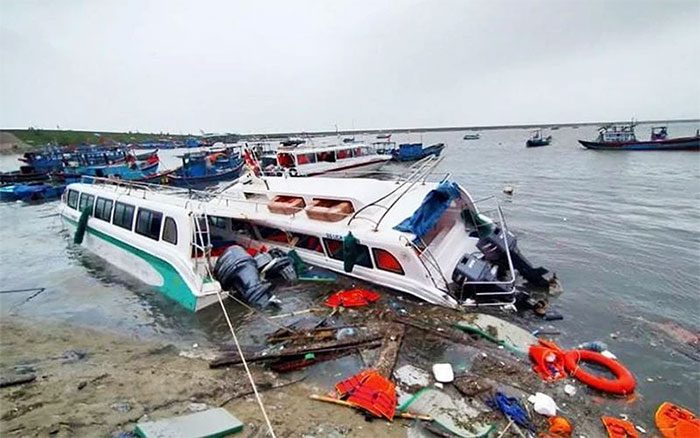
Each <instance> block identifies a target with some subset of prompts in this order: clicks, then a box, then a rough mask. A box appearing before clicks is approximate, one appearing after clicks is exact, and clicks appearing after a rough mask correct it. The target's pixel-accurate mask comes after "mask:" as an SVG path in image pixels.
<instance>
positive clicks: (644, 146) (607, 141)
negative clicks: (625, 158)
mask: <svg viewBox="0 0 700 438" xmlns="http://www.w3.org/2000/svg"><path fill="white" fill-rule="evenodd" d="M634 127H635V124H634V123H630V124H629V125H610V126H603V127H601V128H599V129H598V138H597V139H596V141H585V140H579V141H578V142H579V143H581V145H582V146H583V147H584V148H586V149H598V150H608V151H697V150H700V132H696V133H695V136H694V137H678V138H668V129H667V128H666V127H665V126H655V127H653V128H652V130H651V137H650V139H649V140H637V137H636V135H635V133H634Z"/></svg>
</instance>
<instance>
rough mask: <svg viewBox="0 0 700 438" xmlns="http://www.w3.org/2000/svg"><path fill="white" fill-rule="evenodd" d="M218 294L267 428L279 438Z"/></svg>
mask: <svg viewBox="0 0 700 438" xmlns="http://www.w3.org/2000/svg"><path fill="white" fill-rule="evenodd" d="M216 296H217V297H218V298H219V304H221V310H223V312H224V317H225V318H226V324H228V328H229V330H230V331H231V336H233V342H234V343H235V344H236V350H238V355H239V356H240V358H241V363H242V364H243V367H244V368H245V372H246V374H248V380H250V385H251V386H252V387H253V392H254V393H255V398H256V399H257V401H258V406H260V410H261V411H262V414H263V417H264V418H265V423H267V429H268V430H269V431H270V436H272V438H277V436H276V435H275V431H274V430H272V424H271V423H270V419H269V418H268V416H267V412H265V406H264V405H263V402H262V399H261V398H260V394H259V393H258V388H257V387H256V386H255V381H254V380H253V375H252V374H251V372H250V368H248V362H246V360H245V357H244V356H243V351H242V350H241V345H240V344H239V343H238V337H237V336H236V332H235V331H234V330H233V325H232V324H231V319H230V318H229V316H228V312H227V311H226V306H224V300H222V299H221V292H220V291H217V292H216Z"/></svg>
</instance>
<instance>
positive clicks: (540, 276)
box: [476, 227, 549, 287]
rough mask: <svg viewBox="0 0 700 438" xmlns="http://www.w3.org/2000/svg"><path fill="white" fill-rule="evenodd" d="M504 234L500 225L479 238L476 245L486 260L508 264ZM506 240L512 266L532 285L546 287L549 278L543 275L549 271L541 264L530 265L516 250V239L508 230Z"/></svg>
mask: <svg viewBox="0 0 700 438" xmlns="http://www.w3.org/2000/svg"><path fill="white" fill-rule="evenodd" d="M505 235H506V233H504V232H503V230H502V229H501V228H500V227H496V229H495V230H494V231H493V233H491V234H489V235H488V236H486V237H482V238H481V239H479V241H478V242H477V244H476V247H477V248H479V250H481V252H482V253H484V258H485V259H486V260H488V261H491V262H494V263H498V264H499V265H501V266H508V258H507V256H506V243H505V240H506V239H505V237H506V236H505ZM507 240H508V249H509V251H510V258H511V260H512V261H513V267H514V268H515V269H516V270H517V271H518V272H519V273H520V275H522V276H523V277H524V278H525V279H526V280H527V281H528V282H530V283H531V284H532V285H534V286H537V287H548V286H549V280H547V279H546V278H544V275H545V274H546V273H548V272H549V271H548V270H546V269H545V268H543V267H541V266H540V267H539V268H535V267H533V266H532V264H531V263H530V262H529V261H528V260H527V259H526V258H525V256H523V255H522V254H521V253H520V251H519V250H518V240H517V238H516V237H515V235H514V234H513V233H511V232H510V231H508V232H507Z"/></svg>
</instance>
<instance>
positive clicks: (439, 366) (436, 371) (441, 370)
mask: <svg viewBox="0 0 700 438" xmlns="http://www.w3.org/2000/svg"><path fill="white" fill-rule="evenodd" d="M433 376H435V380H437V381H438V382H440V383H450V382H452V381H453V380H454V379H455V373H454V371H452V364H449V363H436V364H434V365H433Z"/></svg>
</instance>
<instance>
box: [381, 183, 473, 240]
mask: <svg viewBox="0 0 700 438" xmlns="http://www.w3.org/2000/svg"><path fill="white" fill-rule="evenodd" d="M459 196H460V191H459V186H457V184H455V183H453V182H447V181H446V182H444V183H442V184H440V185H439V186H438V187H437V188H436V189H435V190H431V191H430V193H428V194H427V195H426V196H425V198H424V199H423V202H422V203H421V205H420V207H418V210H416V211H415V212H414V213H413V215H412V216H411V217H409V218H406V219H404V220H403V221H402V222H401V223H400V224H398V225H397V226H395V227H394V229H395V230H398V231H404V232H406V233H413V234H415V235H416V240H419V239H422V238H423V236H425V235H426V234H428V232H429V231H430V230H431V229H432V228H433V227H434V226H435V224H437V223H438V221H439V220H440V218H441V217H442V215H443V214H444V213H445V211H446V210H447V208H448V207H449V206H450V203H451V202H452V201H453V200H454V199H457V198H459Z"/></svg>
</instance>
